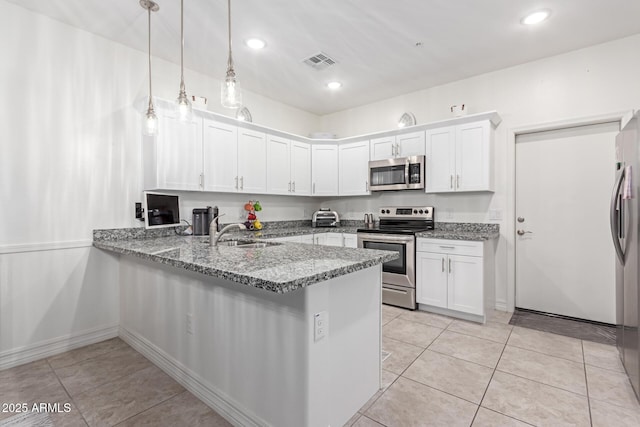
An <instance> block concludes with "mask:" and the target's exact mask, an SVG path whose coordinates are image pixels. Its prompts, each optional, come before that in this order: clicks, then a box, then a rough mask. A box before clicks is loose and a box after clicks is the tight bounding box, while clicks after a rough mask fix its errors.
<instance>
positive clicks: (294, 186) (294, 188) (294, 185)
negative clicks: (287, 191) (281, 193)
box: [291, 181, 296, 193]
mask: <svg viewBox="0 0 640 427" xmlns="http://www.w3.org/2000/svg"><path fill="white" fill-rule="evenodd" d="M292 184H293V185H292V186H291V188H292V189H293V190H291V191H293V192H294V193H295V192H296V182H295V181H293V183H292Z"/></svg>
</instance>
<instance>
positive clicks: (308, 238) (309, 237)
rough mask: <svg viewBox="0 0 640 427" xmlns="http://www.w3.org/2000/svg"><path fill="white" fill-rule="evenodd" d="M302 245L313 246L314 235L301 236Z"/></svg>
mask: <svg viewBox="0 0 640 427" xmlns="http://www.w3.org/2000/svg"><path fill="white" fill-rule="evenodd" d="M300 243H308V244H313V234H303V235H302V236H300Z"/></svg>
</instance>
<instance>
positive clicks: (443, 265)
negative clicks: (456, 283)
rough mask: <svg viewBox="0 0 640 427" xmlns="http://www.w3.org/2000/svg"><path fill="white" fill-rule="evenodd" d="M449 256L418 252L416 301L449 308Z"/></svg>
mask: <svg viewBox="0 0 640 427" xmlns="http://www.w3.org/2000/svg"><path fill="white" fill-rule="evenodd" d="M447 278H448V270H447V255H446V254H437V253H431V252H416V301H417V302H418V303H420V304H428V305H432V306H434V307H443V308H447Z"/></svg>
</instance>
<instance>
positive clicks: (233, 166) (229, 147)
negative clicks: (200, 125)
mask: <svg viewBox="0 0 640 427" xmlns="http://www.w3.org/2000/svg"><path fill="white" fill-rule="evenodd" d="M202 151H203V153H204V168H203V178H202V180H203V183H204V185H203V189H204V190H205V191H227V192H235V191H237V190H238V128H237V127H235V126H232V125H228V124H226V123H220V122H216V121H214V120H211V119H204V140H203V150H202Z"/></svg>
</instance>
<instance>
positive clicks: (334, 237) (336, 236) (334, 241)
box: [324, 233, 344, 246]
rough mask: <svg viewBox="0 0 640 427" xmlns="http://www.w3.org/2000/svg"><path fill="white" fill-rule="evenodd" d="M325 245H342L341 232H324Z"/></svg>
mask: <svg viewBox="0 0 640 427" xmlns="http://www.w3.org/2000/svg"><path fill="white" fill-rule="evenodd" d="M324 236H325V243H324V244H325V245H327V246H344V242H343V241H342V233H324Z"/></svg>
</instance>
